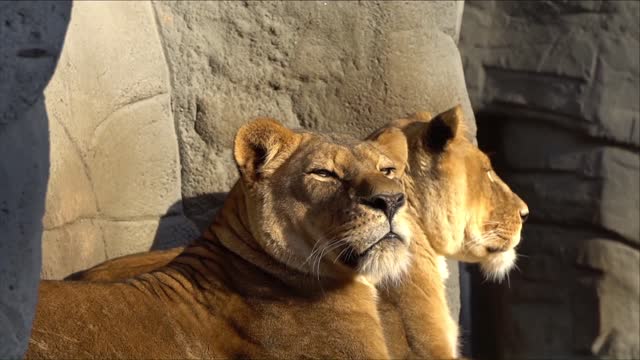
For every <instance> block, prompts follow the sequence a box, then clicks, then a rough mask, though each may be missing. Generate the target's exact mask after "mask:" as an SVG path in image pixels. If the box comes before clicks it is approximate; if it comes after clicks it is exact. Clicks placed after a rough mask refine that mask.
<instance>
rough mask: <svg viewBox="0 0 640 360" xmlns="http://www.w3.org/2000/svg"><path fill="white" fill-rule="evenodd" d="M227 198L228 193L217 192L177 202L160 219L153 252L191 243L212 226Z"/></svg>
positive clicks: (152, 246)
mask: <svg viewBox="0 0 640 360" xmlns="http://www.w3.org/2000/svg"><path fill="white" fill-rule="evenodd" d="M226 197H227V193H226V192H217V193H210V194H203V195H199V196H195V197H190V198H185V199H184V200H182V201H177V202H175V203H174V204H173V205H171V206H170V207H169V209H167V211H166V213H165V215H164V216H163V217H162V218H161V219H160V224H159V225H158V229H157V230H156V234H155V237H154V239H153V244H152V245H151V250H166V249H171V248H174V247H178V246H184V245H186V244H188V243H190V242H191V241H192V240H194V239H195V238H197V237H198V236H199V235H200V234H201V233H202V232H203V231H204V230H205V229H206V228H207V227H208V226H209V225H210V224H211V222H212V221H213V219H214V217H215V216H216V213H217V212H218V210H219V209H220V208H221V207H222V204H223V203H224V200H225V198H226ZM184 204H189V205H190V206H185V205H184Z"/></svg>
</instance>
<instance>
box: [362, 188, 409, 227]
mask: <svg viewBox="0 0 640 360" xmlns="http://www.w3.org/2000/svg"><path fill="white" fill-rule="evenodd" d="M362 203H363V204H364V205H367V206H371V207H372V208H374V209H378V210H382V211H383V212H384V213H385V214H386V215H387V218H389V220H391V219H392V218H393V215H395V214H396V212H397V211H398V209H400V208H401V207H402V205H404V194H403V193H396V194H376V195H373V196H371V197H368V198H363V199H362Z"/></svg>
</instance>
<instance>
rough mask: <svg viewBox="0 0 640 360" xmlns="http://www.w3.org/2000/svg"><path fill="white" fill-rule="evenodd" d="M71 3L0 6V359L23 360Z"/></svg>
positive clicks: (33, 301) (37, 276) (35, 286)
mask: <svg viewBox="0 0 640 360" xmlns="http://www.w3.org/2000/svg"><path fill="white" fill-rule="evenodd" d="M71 6H72V5H71V2H70V1H60V2H29V1H22V2H21V1H12V2H0V358H2V359H5V358H21V357H22V356H23V354H24V352H25V351H26V348H27V343H28V338H29V335H30V332H31V322H32V320H33V315H34V313H35V305H36V301H37V289H38V282H39V279H40V268H41V263H40V262H41V240H42V217H43V215H44V210H45V197H46V190H47V183H48V180H49V152H50V147H49V118H48V115H47V110H46V106H45V102H44V94H43V91H44V89H45V87H46V86H47V84H48V82H49V80H50V79H51V77H52V76H53V73H54V70H55V68H56V64H57V62H58V58H59V56H60V53H61V51H62V45H63V43H64V39H65V35H66V31H67V27H68V25H69V20H70V18H71Z"/></svg>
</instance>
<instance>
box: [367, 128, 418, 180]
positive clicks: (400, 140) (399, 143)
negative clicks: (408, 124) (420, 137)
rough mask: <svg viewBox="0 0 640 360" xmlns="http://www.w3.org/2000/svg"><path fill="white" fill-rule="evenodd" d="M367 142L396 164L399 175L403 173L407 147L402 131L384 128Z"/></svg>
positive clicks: (407, 155)
mask: <svg viewBox="0 0 640 360" xmlns="http://www.w3.org/2000/svg"><path fill="white" fill-rule="evenodd" d="M369 141H371V142H372V143H373V144H374V146H376V147H377V148H378V149H380V151H382V153H383V154H385V155H386V156H388V157H389V158H390V159H391V160H392V161H393V162H394V163H395V164H396V166H397V167H398V169H397V170H398V172H399V173H402V172H404V167H405V166H406V164H407V159H408V157H409V147H408V145H407V138H406V136H405V135H404V133H403V132H402V130H400V129H398V128H395V127H390V128H386V129H384V130H383V131H381V132H378V133H376V134H374V135H373V136H372V137H370V138H369Z"/></svg>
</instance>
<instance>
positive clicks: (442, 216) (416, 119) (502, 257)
mask: <svg viewBox="0 0 640 360" xmlns="http://www.w3.org/2000/svg"><path fill="white" fill-rule="evenodd" d="M391 126H393V127H397V126H400V127H401V128H402V130H403V131H404V133H405V135H406V137H407V142H408V144H409V148H410V149H411V151H410V154H409V163H408V169H407V171H406V173H405V180H406V183H407V195H408V198H409V202H410V205H411V206H412V207H413V208H414V209H415V211H416V212H417V214H418V219H419V220H420V221H419V223H420V225H421V227H422V229H423V230H424V232H425V234H426V235H427V238H428V239H429V242H430V243H431V244H432V245H433V247H434V248H435V249H436V251H437V252H438V253H439V254H441V255H444V256H447V257H452V258H455V259H458V260H461V261H465V262H478V263H480V265H481V268H482V269H483V270H484V271H485V274H486V275H487V277H489V278H492V279H495V280H501V279H502V278H503V277H504V276H506V275H507V274H508V271H509V270H510V269H511V267H512V266H514V261H515V258H516V255H515V247H516V246H517V245H518V243H519V242H520V231H521V229H522V223H523V220H522V216H523V215H524V216H526V215H527V214H528V213H529V210H528V208H527V205H526V204H525V203H524V202H523V201H522V199H520V198H519V197H518V196H517V195H516V194H514V193H513V192H512V191H511V189H510V188H509V186H508V185H507V184H505V183H504V181H502V179H500V177H499V176H498V175H497V174H496V173H495V172H494V171H493V170H492V167H491V162H490V161H489V158H488V157H487V156H486V155H485V154H484V153H483V152H482V151H480V149H478V147H477V146H475V145H474V144H473V143H472V142H471V141H469V140H468V139H467V138H465V136H464V135H463V134H464V133H465V129H464V119H463V113H462V109H461V108H460V106H456V107H454V108H452V109H449V110H447V111H445V112H443V113H441V114H438V115H437V116H436V117H434V118H433V119H431V116H430V114H429V113H426V112H423V113H417V114H414V115H412V116H410V117H409V118H408V119H399V120H396V121H395V122H394V123H392V125H391ZM437 128H440V131H442V129H443V128H444V129H448V130H450V131H452V138H449V139H447V140H446V143H445V144H444V148H442V149H434V148H433V147H430V146H429V144H428V142H429V138H430V136H432V135H430V134H433V133H434V132H437V131H435V130H437ZM386 131H388V128H383V129H381V130H379V131H377V132H376V133H374V134H373V135H372V136H370V137H369V138H370V139H375V138H376V137H378V136H380V134H384V133H385V132H386Z"/></svg>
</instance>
